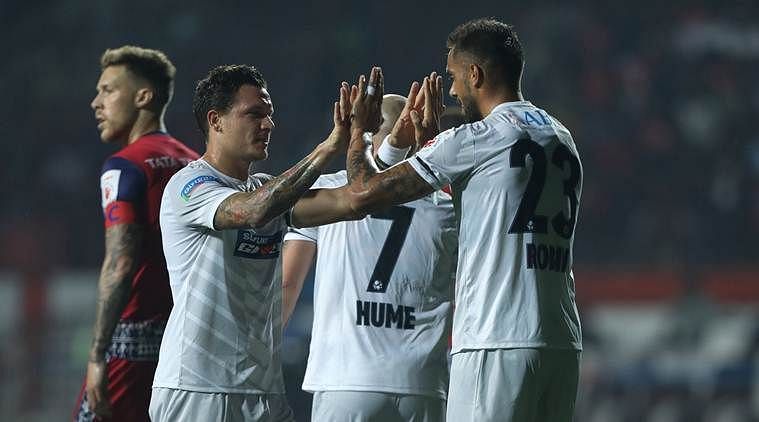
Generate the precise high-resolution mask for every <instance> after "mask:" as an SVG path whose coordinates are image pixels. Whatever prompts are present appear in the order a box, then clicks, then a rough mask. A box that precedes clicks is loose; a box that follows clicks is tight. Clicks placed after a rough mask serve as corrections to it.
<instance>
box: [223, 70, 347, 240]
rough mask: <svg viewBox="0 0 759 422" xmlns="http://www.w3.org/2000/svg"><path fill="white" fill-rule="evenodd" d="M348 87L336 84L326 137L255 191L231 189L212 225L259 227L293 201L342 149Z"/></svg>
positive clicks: (345, 126) (306, 189)
mask: <svg viewBox="0 0 759 422" xmlns="http://www.w3.org/2000/svg"><path fill="white" fill-rule="evenodd" d="M348 90H349V87H348V84H347V83H343V84H342V85H341V86H340V100H339V101H338V102H335V104H334V109H333V114H332V120H333V122H334V124H335V127H334V129H333V130H332V133H330V135H329V136H328V137H327V139H326V140H325V141H324V142H322V143H321V144H319V145H318V146H317V147H316V149H314V151H313V152H311V154H309V155H308V156H307V157H306V158H304V159H302V160H301V161H300V162H299V163H298V164H296V165H294V166H293V167H292V168H290V169H289V170H287V171H286V172H284V173H282V174H281V175H279V176H277V177H275V178H274V179H272V180H270V181H268V182H266V183H264V185H263V186H261V187H260V188H258V189H256V190H255V191H253V192H245V193H243V192H241V193H235V194H232V195H230V196H229V197H228V198H227V199H225V200H224V201H222V203H221V204H220V205H219V208H218V209H217V210H216V214H215V215H214V220H213V223H214V227H215V228H216V229H218V230H223V229H237V228H249V227H254V228H255V227H262V226H264V225H266V223H268V222H269V221H271V220H272V219H273V218H274V217H276V216H278V215H280V214H282V213H283V212H285V211H287V210H288V209H289V208H292V207H293V205H295V203H296V202H297V201H298V199H299V198H300V197H301V196H303V194H304V193H306V191H308V188H310V187H311V185H313V184H314V182H315V181H316V179H317V178H318V177H319V176H320V175H321V173H322V171H323V170H324V168H325V167H326V166H327V164H328V163H329V161H330V160H331V159H332V158H333V157H334V156H335V155H336V154H338V153H340V152H342V151H343V150H344V149H345V144H346V143H347V142H348V138H349V136H350V135H349V127H350V99H349V91H348Z"/></svg>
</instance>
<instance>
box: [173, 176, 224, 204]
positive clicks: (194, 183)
mask: <svg viewBox="0 0 759 422" xmlns="http://www.w3.org/2000/svg"><path fill="white" fill-rule="evenodd" d="M206 182H218V183H221V180H219V178H218V177H215V176H209V175H203V176H198V177H196V178H194V179H192V180H190V181H189V182H187V184H186V185H184V187H183V188H182V191H181V192H180V194H179V196H181V197H182V199H184V200H185V201H189V200H190V196H191V195H192V192H193V191H194V190H195V189H196V188H198V186H200V185H202V184H203V183H206Z"/></svg>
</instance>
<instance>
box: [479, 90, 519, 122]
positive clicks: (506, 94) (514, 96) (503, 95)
mask: <svg viewBox="0 0 759 422" xmlns="http://www.w3.org/2000/svg"><path fill="white" fill-rule="evenodd" d="M513 101H524V97H523V96H522V91H517V92H514V91H512V90H510V89H501V90H495V91H494V92H493V93H492V94H490V95H483V97H482V98H481V99H480V101H479V107H480V112H481V113H482V115H483V116H487V115H489V114H490V112H492V111H493V109H494V108H496V107H497V106H498V105H499V104H503V103H510V102H513Z"/></svg>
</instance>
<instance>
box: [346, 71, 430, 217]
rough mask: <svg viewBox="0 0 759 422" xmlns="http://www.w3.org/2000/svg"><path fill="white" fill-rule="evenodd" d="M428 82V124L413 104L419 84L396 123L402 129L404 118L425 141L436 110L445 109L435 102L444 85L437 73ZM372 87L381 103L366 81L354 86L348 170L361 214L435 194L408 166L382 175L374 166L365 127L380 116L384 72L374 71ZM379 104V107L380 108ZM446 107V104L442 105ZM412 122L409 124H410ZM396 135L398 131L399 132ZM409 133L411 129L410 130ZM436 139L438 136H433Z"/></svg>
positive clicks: (353, 203) (425, 85) (354, 206)
mask: <svg viewBox="0 0 759 422" xmlns="http://www.w3.org/2000/svg"><path fill="white" fill-rule="evenodd" d="M429 79H430V80H434V82H430V81H428V78H425V79H424V83H423V84H422V88H421V89H422V92H423V95H425V96H426V97H425V110H424V117H425V119H424V121H423V120H422V119H421V117H420V115H419V111H417V110H414V109H413V107H412V106H411V104H416V103H417V100H416V92H417V91H418V89H419V88H418V85H417V84H416V83H414V84H412V88H411V92H409V98H408V101H407V105H406V108H404V111H403V113H401V117H400V118H399V119H398V122H397V123H396V128H394V130H395V129H397V128H400V127H401V125H402V124H403V123H402V122H403V121H404V119H408V121H410V123H412V124H413V129H414V131H415V132H416V133H415V135H414V136H416V137H417V138H422V137H424V136H427V135H429V134H430V133H431V132H433V131H434V130H435V128H434V127H432V126H434V123H435V122H434V120H435V114H434V113H435V111H436V110H438V109H439V108H441V106H439V105H437V104H436V103H435V101H437V102H441V101H442V100H441V98H440V97H441V96H440V92H441V90H442V82H441V80H440V78H439V77H438V76H437V75H436V74H431V75H430V78H429ZM369 86H372V87H375V88H374V89H375V90H378V91H379V99H380V101H379V103H377V101H376V100H375V99H374V98H375V97H372V96H371V95H367V94H366V81H365V79H364V78H363V76H362V77H361V78H359V81H358V87H355V86H354V87H353V88H354V89H353V90H352V92H351V103H352V106H353V116H354V117H353V121H352V125H351V141H350V145H349V146H348V154H347V160H346V167H347V171H348V186H349V192H350V197H349V198H350V204H351V208H352V209H353V210H354V211H356V212H357V213H364V214H365V213H369V212H372V211H375V210H378V209H382V208H385V207H387V206H389V205H393V204H402V203H404V202H408V201H412V200H414V199H418V198H421V197H423V196H425V195H429V194H430V193H432V192H434V190H435V189H434V188H433V187H432V186H430V184H429V183H427V182H426V181H425V180H424V179H423V178H422V177H421V176H419V174H417V172H416V171H415V170H414V169H413V168H412V167H411V165H409V164H408V163H405V162H404V163H400V164H398V165H396V166H394V167H391V168H389V169H388V170H386V171H383V172H380V171H379V169H377V167H376V166H375V164H374V160H373V159H372V155H371V151H370V150H369V143H368V142H366V140H365V139H364V136H365V128H370V127H372V125H373V122H374V121H375V119H376V117H375V115H376V113H379V110H380V106H381V104H382V102H381V98H382V93H383V87H384V83H383V78H382V70H381V69H379V68H374V69H372V73H371V76H370V78H369ZM378 104H379V105H378ZM440 104H442V103H440ZM407 123H408V122H407ZM395 132H398V131H397V130H395ZM406 132H408V130H407V131H406ZM433 136H434V135H433Z"/></svg>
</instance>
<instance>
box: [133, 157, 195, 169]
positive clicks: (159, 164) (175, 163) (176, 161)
mask: <svg viewBox="0 0 759 422" xmlns="http://www.w3.org/2000/svg"><path fill="white" fill-rule="evenodd" d="M190 161H192V160H191V159H189V158H176V157H172V156H170V155H166V156H163V157H152V158H146V159H145V164H147V165H148V166H150V168H152V169H168V168H177V167H184V166H186V165H187V164H189V163H190Z"/></svg>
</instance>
